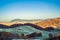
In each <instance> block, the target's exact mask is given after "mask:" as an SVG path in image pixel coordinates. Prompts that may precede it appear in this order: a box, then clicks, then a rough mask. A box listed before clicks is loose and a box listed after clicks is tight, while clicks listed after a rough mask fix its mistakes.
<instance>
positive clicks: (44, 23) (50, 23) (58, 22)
mask: <svg viewBox="0 0 60 40" xmlns="http://www.w3.org/2000/svg"><path fill="white" fill-rule="evenodd" d="M24 21H26V22H25V23H24ZM30 22H31V23H30ZM33 22H34V23H33ZM26 23H30V24H34V25H37V26H38V28H40V27H41V28H49V27H52V28H60V17H59V18H53V19H48V20H40V19H36V20H21V19H14V20H12V21H11V22H0V24H3V25H6V26H8V27H12V25H14V24H23V25H25V24H26ZM0 27H1V26H0Z"/></svg>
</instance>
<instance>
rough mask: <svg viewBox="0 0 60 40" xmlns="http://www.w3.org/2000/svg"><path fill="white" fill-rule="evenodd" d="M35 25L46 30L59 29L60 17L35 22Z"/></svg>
mask: <svg viewBox="0 0 60 40" xmlns="http://www.w3.org/2000/svg"><path fill="white" fill-rule="evenodd" d="M35 24H36V25H38V26H40V27H42V28H47V27H53V28H60V17H59V18H53V19H49V20H42V21H39V22H36V23H35Z"/></svg>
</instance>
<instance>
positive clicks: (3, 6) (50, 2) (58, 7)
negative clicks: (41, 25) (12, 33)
mask: <svg viewBox="0 0 60 40" xmlns="http://www.w3.org/2000/svg"><path fill="white" fill-rule="evenodd" d="M53 17H60V0H0V20H1V21H2V20H12V19H15V18H17V19H43V18H53Z"/></svg>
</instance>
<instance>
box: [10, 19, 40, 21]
mask: <svg viewBox="0 0 60 40" xmlns="http://www.w3.org/2000/svg"><path fill="white" fill-rule="evenodd" d="M40 20H41V19H32V20H27V19H13V20H11V21H10V22H21V21H26V22H31V21H40Z"/></svg>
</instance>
